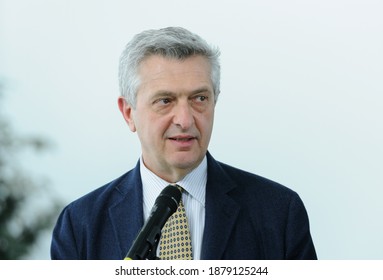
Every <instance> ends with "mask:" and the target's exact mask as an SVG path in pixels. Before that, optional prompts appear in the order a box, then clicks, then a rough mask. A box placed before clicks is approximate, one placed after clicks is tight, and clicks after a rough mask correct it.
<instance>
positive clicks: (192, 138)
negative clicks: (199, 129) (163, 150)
mask: <svg viewBox="0 0 383 280" xmlns="http://www.w3.org/2000/svg"><path fill="white" fill-rule="evenodd" d="M169 139H170V140H173V141H178V142H188V141H191V140H194V139H196V138H195V137H169Z"/></svg>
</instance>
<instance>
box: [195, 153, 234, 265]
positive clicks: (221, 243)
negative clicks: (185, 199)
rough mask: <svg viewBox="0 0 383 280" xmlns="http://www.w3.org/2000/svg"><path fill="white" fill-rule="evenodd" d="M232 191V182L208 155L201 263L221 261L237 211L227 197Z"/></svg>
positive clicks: (231, 200)
mask: <svg viewBox="0 0 383 280" xmlns="http://www.w3.org/2000/svg"><path fill="white" fill-rule="evenodd" d="M235 187H236V186H235V184H234V182H233V181H232V180H231V179H230V177H229V176H228V175H227V174H226V172H225V171H224V170H223V169H222V168H221V166H220V165H219V163H218V162H216V161H215V160H214V159H213V158H212V157H211V156H210V154H208V180H207V185H206V205H205V207H206V219H205V229H204V236H203V244H202V252H201V258H202V259H213V260H216V259H221V258H222V255H223V253H224V251H225V248H226V244H227V243H228V241H229V237H230V233H231V232H232V229H233V227H234V225H235V222H236V220H237V218H238V214H239V210H240V205H239V204H238V203H237V202H236V201H234V200H233V199H232V198H231V197H230V195H229V192H230V191H231V190H233V189H234V188H235Z"/></svg>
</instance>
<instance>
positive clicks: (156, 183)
mask: <svg viewBox="0 0 383 280" xmlns="http://www.w3.org/2000/svg"><path fill="white" fill-rule="evenodd" d="M140 172H141V180H142V187H143V200H144V209H149V211H150V209H151V207H152V206H153V205H154V202H155V200H156V198H157V197H158V195H159V194H160V192H161V191H162V190H163V189H164V188H165V187H166V186H167V185H169V184H170V183H169V182H167V181H165V180H163V179H162V178H160V177H158V176H157V175H156V174H154V173H153V172H152V171H150V170H149V169H148V168H147V167H146V166H145V164H144V163H143V160H142V156H141V158H140ZM206 182H207V158H206V156H205V157H204V158H203V160H202V162H201V163H200V164H199V165H198V166H197V167H196V168H195V169H193V170H192V171H191V172H190V173H189V174H187V175H186V176H185V177H184V178H183V179H182V180H180V181H179V182H176V184H178V185H180V186H181V187H182V188H183V189H184V190H185V191H186V193H184V195H186V196H187V195H191V196H192V197H193V198H194V199H196V200H197V201H199V202H200V203H201V204H202V205H203V206H205V193H206ZM144 211H145V210H144Z"/></svg>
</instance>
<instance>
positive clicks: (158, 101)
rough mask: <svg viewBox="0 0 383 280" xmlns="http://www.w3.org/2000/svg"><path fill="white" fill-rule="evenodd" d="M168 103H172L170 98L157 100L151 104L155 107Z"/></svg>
mask: <svg viewBox="0 0 383 280" xmlns="http://www.w3.org/2000/svg"><path fill="white" fill-rule="evenodd" d="M170 102H172V100H171V99H170V98H159V99H157V100H156V101H154V102H153V104H157V105H167V104H169V103H170Z"/></svg>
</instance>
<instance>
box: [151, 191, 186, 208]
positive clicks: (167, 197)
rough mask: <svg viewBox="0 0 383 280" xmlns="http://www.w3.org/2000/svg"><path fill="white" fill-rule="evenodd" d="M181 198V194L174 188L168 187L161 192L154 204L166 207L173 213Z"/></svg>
mask: <svg viewBox="0 0 383 280" xmlns="http://www.w3.org/2000/svg"><path fill="white" fill-rule="evenodd" d="M181 196H182V193H181V191H180V190H179V189H178V188H177V187H176V186H174V185H169V186H167V187H165V188H164V189H163V190H162V192H161V193H160V195H159V196H158V197H157V199H156V202H155V204H162V205H166V206H168V207H169V208H170V209H171V211H172V213H174V212H175V211H176V210H177V208H178V204H179V203H180V201H181Z"/></svg>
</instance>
